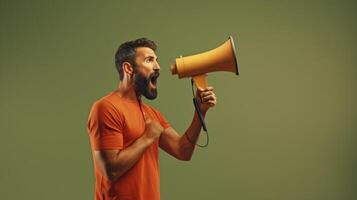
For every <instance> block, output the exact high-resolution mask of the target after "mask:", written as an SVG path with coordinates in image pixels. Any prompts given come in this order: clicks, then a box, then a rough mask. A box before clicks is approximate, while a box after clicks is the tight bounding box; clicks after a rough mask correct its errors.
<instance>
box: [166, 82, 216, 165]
mask: <svg viewBox="0 0 357 200" xmlns="http://www.w3.org/2000/svg"><path fill="white" fill-rule="evenodd" d="M196 98H198V99H199V102H201V99H202V103H200V105H199V106H200V109H201V111H202V116H203V118H204V117H205V115H206V112H207V111H208V109H209V108H210V107H213V106H215V105H216V102H217V99H216V96H215V94H214V93H213V88H212V87H208V88H206V89H204V90H198V91H197V95H196ZM201 128H202V126H201V122H200V120H199V117H198V114H197V112H195V114H194V116H193V119H192V122H191V125H190V126H189V127H188V129H187V130H186V131H185V133H184V135H179V134H178V133H177V131H176V130H175V129H173V128H171V127H170V128H167V129H165V130H164V131H163V133H162V134H161V136H160V147H161V148H162V149H163V150H164V151H166V152H167V153H169V154H170V155H172V156H174V157H175V158H177V159H179V160H185V161H188V160H191V157H192V155H193V151H194V149H195V143H196V142H197V139H198V136H199V134H200V132H201ZM187 137H188V138H189V139H190V141H188V139H187ZM191 142H192V143H193V144H192V143H191Z"/></svg>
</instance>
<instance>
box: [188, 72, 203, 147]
mask: <svg viewBox="0 0 357 200" xmlns="http://www.w3.org/2000/svg"><path fill="white" fill-rule="evenodd" d="M191 87H192V95H193V105H194V106H195V110H196V112H197V115H198V118H199V119H200V122H201V125H202V128H203V130H204V131H205V133H206V138H207V140H206V144H204V145H200V144H197V143H193V142H192V141H191V139H190V138H189V137H188V135H187V134H185V135H186V138H187V140H188V141H189V142H190V143H191V144H192V145H197V146H199V147H207V146H208V143H209V136H208V131H207V127H206V124H205V121H204V119H203V115H202V112H201V110H200V108H199V104H198V102H197V99H196V95H195V91H194V87H193V79H191Z"/></svg>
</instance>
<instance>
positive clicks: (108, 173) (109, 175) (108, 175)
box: [104, 169, 121, 182]
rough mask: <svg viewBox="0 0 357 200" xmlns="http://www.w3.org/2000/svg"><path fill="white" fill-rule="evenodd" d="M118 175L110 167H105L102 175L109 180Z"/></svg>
mask: <svg viewBox="0 0 357 200" xmlns="http://www.w3.org/2000/svg"><path fill="white" fill-rule="evenodd" d="M120 176H121V174H119V173H118V172H114V171H113V170H111V169H106V170H105V173H104V177H105V178H106V179H107V180H109V181H110V182H114V181H116V180H117V179H118V178H119V177H120Z"/></svg>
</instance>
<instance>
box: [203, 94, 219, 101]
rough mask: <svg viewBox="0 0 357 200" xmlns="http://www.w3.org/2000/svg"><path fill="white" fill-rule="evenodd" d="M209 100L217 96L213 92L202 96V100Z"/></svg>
mask: <svg viewBox="0 0 357 200" xmlns="http://www.w3.org/2000/svg"><path fill="white" fill-rule="evenodd" d="M210 100H213V101H215V100H217V97H216V96H215V95H214V94H212V95H208V96H204V97H202V101H203V102H208V101H210Z"/></svg>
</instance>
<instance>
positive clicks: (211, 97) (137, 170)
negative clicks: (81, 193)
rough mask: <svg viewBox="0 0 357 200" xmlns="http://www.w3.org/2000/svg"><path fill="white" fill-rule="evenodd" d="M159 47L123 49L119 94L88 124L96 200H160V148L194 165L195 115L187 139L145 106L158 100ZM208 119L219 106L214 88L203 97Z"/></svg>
mask: <svg viewBox="0 0 357 200" xmlns="http://www.w3.org/2000/svg"><path fill="white" fill-rule="evenodd" d="M155 50H156V45H155V43H154V42H153V41H151V40H148V39H146V38H140V39H137V40H134V41H129V42H125V43H123V44H122V45H120V47H119V49H118V51H117V52H116V54H115V61H116V67H117V70H118V73H119V79H120V83H119V86H118V88H117V89H116V90H115V91H113V92H111V93H110V94H108V95H106V96H104V97H103V98H101V99H100V100H98V101H96V102H95V103H94V104H93V107H92V109H91V112H90V114H89V119H88V134H89V138H90V142H91V148H92V154H93V160H94V168H95V177H96V188H95V199H96V200H103V199H118V200H144V199H145V200H159V199H160V182H159V181H160V177H159V161H158V147H160V148H162V149H163V150H164V151H166V152H167V153H169V154H170V155H172V156H173V157H175V158H177V159H179V160H184V161H189V160H190V159H191V157H192V154H193V151H194V148H195V145H194V142H196V141H197V139H198V136H199V133H200V130H201V124H200V121H199V118H198V116H197V114H196V113H195V114H194V117H193V120H192V123H191V125H190V126H189V127H188V129H187V130H186V132H185V133H184V135H180V134H178V133H177V132H176V131H175V129H173V128H172V127H171V126H170V125H169V123H168V122H167V121H166V119H165V118H164V117H163V116H162V114H161V113H160V112H159V111H157V110H156V109H155V108H153V107H151V106H149V105H147V104H145V103H143V102H142V101H141V96H144V97H146V98H147V99H150V100H153V99H155V98H156V97H157V79H158V77H159V75H160V73H159V71H160V65H159V63H158V62H157V56H156V54H155ZM196 98H198V99H200V101H199V102H201V103H200V109H201V111H202V113H203V116H205V114H206V112H207V110H208V109H209V108H210V107H213V106H215V105H216V96H215V94H214V93H213V88H212V87H208V88H205V89H204V90H199V91H198V92H197V96H196Z"/></svg>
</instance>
